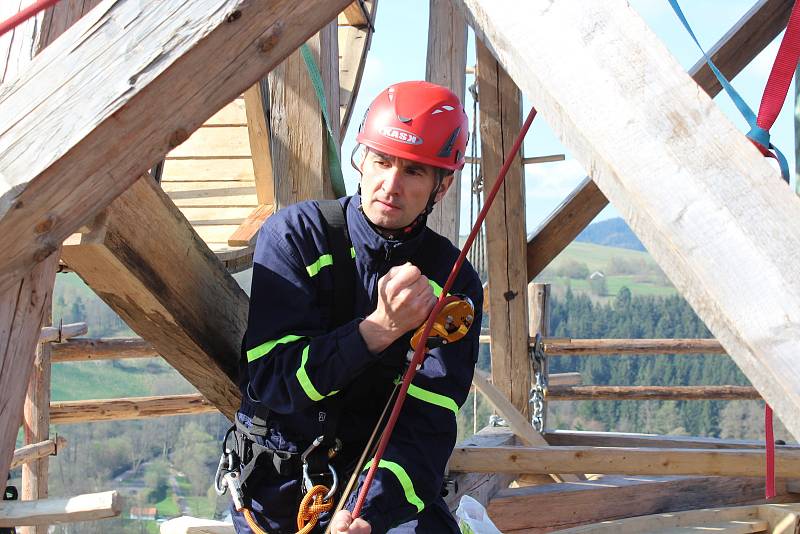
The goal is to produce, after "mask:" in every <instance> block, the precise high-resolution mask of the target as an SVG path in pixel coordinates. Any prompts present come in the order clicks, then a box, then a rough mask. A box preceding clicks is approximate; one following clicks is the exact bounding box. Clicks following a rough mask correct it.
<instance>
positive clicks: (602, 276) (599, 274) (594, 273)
mask: <svg viewBox="0 0 800 534" xmlns="http://www.w3.org/2000/svg"><path fill="white" fill-rule="evenodd" d="M605 277H606V275H604V274H603V273H602V272H600V271H595V272H593V273H592V274H590V275H589V280H594V279H595V278H605Z"/></svg>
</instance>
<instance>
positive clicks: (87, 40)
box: [0, 0, 347, 288]
mask: <svg viewBox="0 0 800 534" xmlns="http://www.w3.org/2000/svg"><path fill="white" fill-rule="evenodd" d="M346 4H347V0H333V1H324V2H323V1H321V0H314V1H309V2H301V3H298V2H295V1H293V0H278V1H276V2H250V1H247V0H186V1H184V2H182V3H180V4H179V5H177V6H176V5H173V4H172V3H171V2H161V1H159V0H143V1H141V2H123V3H113V2H111V3H104V4H101V5H99V6H98V7H97V9H93V10H92V11H90V12H89V13H88V14H87V15H86V16H85V17H83V18H82V19H81V20H80V21H78V22H77V23H75V25H73V26H72V27H71V28H70V29H69V30H67V31H66V32H65V33H64V34H63V35H62V37H61V38H60V39H58V40H57V41H56V42H55V43H53V45H51V46H49V47H48V48H47V49H46V51H45V52H43V53H42V54H40V55H39V56H37V57H36V58H35V59H34V60H33V62H32V63H31V66H30V68H28V69H27V70H26V71H25V72H24V74H23V75H22V76H21V77H20V78H18V79H17V80H16V81H15V82H14V83H13V84H10V85H9V86H7V87H6V88H5V91H4V92H3V94H2V96H0V117H2V119H0V132H2V134H0V168H2V169H3V174H4V176H5V177H6V181H3V182H2V185H0V250H3V254H2V257H0V288H4V287H8V286H9V284H11V283H12V282H13V281H15V280H18V279H19V278H20V277H21V276H22V275H23V274H24V273H26V272H29V271H30V269H31V267H32V266H33V265H34V264H35V263H37V261H39V260H41V259H44V258H45V257H47V256H49V255H50V253H52V252H53V251H54V250H56V248H57V247H58V246H59V245H60V244H61V242H62V241H64V240H65V239H66V238H67V237H68V236H69V235H70V234H72V233H73V232H75V231H76V230H77V229H78V228H79V227H80V226H81V225H82V224H84V223H86V222H88V221H89V220H90V218H91V217H92V216H93V215H94V214H95V213H97V212H98V210H100V209H102V208H103V207H105V206H106V205H108V204H109V203H110V202H111V200H113V199H114V198H115V197H116V196H118V195H119V194H120V193H121V192H122V191H124V190H125V189H127V188H128V187H129V186H130V185H131V184H132V183H133V182H134V181H135V180H136V179H137V177H138V176H141V175H142V173H144V172H145V171H146V170H147V169H148V168H150V167H151V166H152V165H153V164H155V163H156V162H157V161H160V160H161V159H163V157H164V156H165V154H166V153H167V152H168V151H169V150H170V149H171V148H174V147H175V146H177V145H179V144H180V143H181V142H182V141H184V140H185V139H187V138H188V136H189V134H190V133H191V132H192V131H194V130H195V129H196V128H197V127H198V126H200V125H201V124H202V123H203V122H204V121H205V120H206V119H208V118H209V117H210V116H211V115H213V114H214V113H215V112H216V111H217V110H219V109H220V108H222V107H223V106H224V105H225V104H227V103H228V102H230V101H231V100H233V99H234V98H235V97H236V96H237V95H239V94H241V93H242V92H243V91H244V90H245V89H246V88H247V87H250V86H252V85H253V83H255V82H256V80H258V79H260V78H261V77H262V76H263V75H264V74H265V73H266V72H267V71H269V70H270V69H272V67H273V66H275V65H276V64H277V63H279V62H280V61H281V60H282V59H283V58H284V57H286V56H287V55H288V54H289V53H290V52H291V51H293V50H294V49H296V48H297V46H298V45H299V44H300V43H302V42H303V41H304V40H305V39H307V38H308V37H309V36H310V35H311V34H313V33H314V32H316V31H317V30H318V29H319V28H320V27H321V26H322V25H324V24H326V23H327V22H328V21H330V20H331V19H333V18H334V17H335V16H336V13H338V12H339V11H341V9H342V8H343V7H344V6H345V5H346ZM97 28H102V29H103V31H96V30H97ZM176 35H177V36H179V38H176ZM232 73H235V76H234V75H232ZM166 94H168V95H171V97H170V98H164V95H166ZM71 102H81V105H80V106H74V105H70V103H71ZM54 136H56V137H54ZM122 139H124V143H120V140H122Z"/></svg>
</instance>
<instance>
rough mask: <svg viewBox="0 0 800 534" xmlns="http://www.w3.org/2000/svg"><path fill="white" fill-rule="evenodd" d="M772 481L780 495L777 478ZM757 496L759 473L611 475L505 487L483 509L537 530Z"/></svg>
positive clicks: (508, 526)
mask: <svg viewBox="0 0 800 534" xmlns="http://www.w3.org/2000/svg"><path fill="white" fill-rule="evenodd" d="M778 486H779V487H778V488H777V489H778V490H779V494H780V495H785V493H786V491H785V488H784V484H783V481H779V482H778ZM763 496H764V481H763V479H759V478H723V477H620V476H614V477H601V478H600V479H598V480H586V481H583V482H568V483H565V484H549V485H547V486H534V487H525V488H508V489H505V490H502V491H500V492H498V493H497V495H495V497H494V499H492V500H491V502H490V503H489V506H488V508H487V511H488V512H489V516H490V517H491V518H492V521H494V523H495V525H496V526H497V528H498V529H500V530H501V531H502V532H509V533H510V532H514V533H517V532H525V533H526V534H534V533H536V534H538V533H543V532H551V531H553V530H561V529H565V528H571V527H575V526H578V525H584V524H589V523H599V522H601V521H610V520H613V519H621V518H625V517H634V516H639V515H646V514H655V513H661V514H663V513H668V512H678V511H682V510H690V509H694V508H704V507H711V506H731V505H737V504H745V503H750V502H753V501H757V500H759V499H761V498H763ZM531 510H535V513H530V511H531Z"/></svg>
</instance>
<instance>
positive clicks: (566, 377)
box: [547, 373, 583, 387]
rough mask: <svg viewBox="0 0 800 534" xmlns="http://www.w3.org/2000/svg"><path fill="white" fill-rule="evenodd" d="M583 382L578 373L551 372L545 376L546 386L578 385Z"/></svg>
mask: <svg viewBox="0 0 800 534" xmlns="http://www.w3.org/2000/svg"><path fill="white" fill-rule="evenodd" d="M581 383H583V377H581V374H580V373H553V374H551V375H548V376H547V384H548V386H550V387H552V386H578V385H580V384H581Z"/></svg>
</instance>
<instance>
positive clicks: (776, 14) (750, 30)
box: [527, 0, 792, 280]
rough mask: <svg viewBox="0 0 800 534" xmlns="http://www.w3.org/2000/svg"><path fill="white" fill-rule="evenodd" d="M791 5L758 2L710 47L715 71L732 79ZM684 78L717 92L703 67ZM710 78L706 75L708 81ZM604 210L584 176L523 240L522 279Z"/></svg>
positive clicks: (775, 0)
mask: <svg viewBox="0 0 800 534" xmlns="http://www.w3.org/2000/svg"><path fill="white" fill-rule="evenodd" d="M791 7H792V3H791V2H787V1H786V0H759V1H758V2H756V4H755V5H754V6H753V8H752V9H751V10H750V11H748V12H747V13H746V14H745V15H744V16H743V17H742V18H741V19H740V20H739V21H738V22H737V23H736V24H735V25H734V26H733V28H731V30H730V31H729V32H727V33H726V34H725V35H724V36H723V37H722V38H721V39H720V40H719V41H717V43H716V44H715V45H714V46H713V47H712V48H711V53H712V55H713V56H714V61H715V63H716V65H717V67H718V68H719V69H720V70H721V71H722V72H723V73H724V74H725V75H726V76H727V77H728V79H729V80H730V79H733V78H734V77H735V76H736V75H737V74H739V72H741V70H742V69H743V68H744V67H745V66H746V65H747V64H749V63H750V62H751V61H752V60H753V59H754V58H755V57H756V56H757V55H758V54H759V53H760V52H761V51H762V50H763V49H764V48H765V47H766V46H767V45H768V44H769V43H770V42H772V40H773V39H774V38H775V37H776V36H777V35H778V34H779V33H780V32H781V30H782V29H783V28H784V27H785V26H786V21H787V20H788V19H789V13H790V11H791ZM689 74H690V75H691V76H692V77H693V79H694V80H695V82H697V83H698V85H700V87H702V88H703V90H705V91H706V92H707V93H708V94H709V95H710V96H711V97H714V96H716V95H717V94H718V93H719V92H720V90H721V87H720V86H719V82H718V81H717V79H716V77H715V76H713V74H711V73H710V71H708V68H707V67H706V65H705V62H701V63H698V64H696V65H695V66H694V67H692V68H691V69H689ZM709 75H710V76H709ZM607 205H608V199H607V198H606V197H605V195H604V194H603V192H602V191H600V189H598V188H597V186H596V185H595V184H594V182H593V181H592V180H591V178H590V177H588V176H587V177H586V178H584V179H583V181H582V182H581V183H580V184H579V185H578V187H576V188H575V190H574V191H573V192H572V193H570V194H569V196H568V197H567V198H566V199H565V200H564V202H562V203H561V204H560V205H559V206H558V208H556V209H555V211H553V213H552V214H551V215H550V216H549V217H548V218H547V219H546V220H545V221H544V222H543V223H542V224H541V225H540V226H539V228H538V229H537V230H536V231H535V232H534V233H533V234H532V237H531V239H530V240H528V246H527V255H528V280H533V279H534V278H536V277H537V276H539V274H541V272H542V271H543V270H544V268H545V267H547V266H548V265H549V264H550V262H552V261H553V260H554V259H555V257H556V256H558V255H559V254H560V253H561V252H562V251H563V250H564V248H566V246H567V245H569V244H570V243H571V242H572V241H573V240H574V239H575V238H576V237H577V236H578V234H579V233H580V232H581V230H583V229H584V228H585V227H586V226H587V225H588V224H589V223H591V222H592V220H593V219H594V218H595V217H596V216H597V215H598V214H599V213H600V212H601V211H602V210H603V208H605V207H606V206H607Z"/></svg>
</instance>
